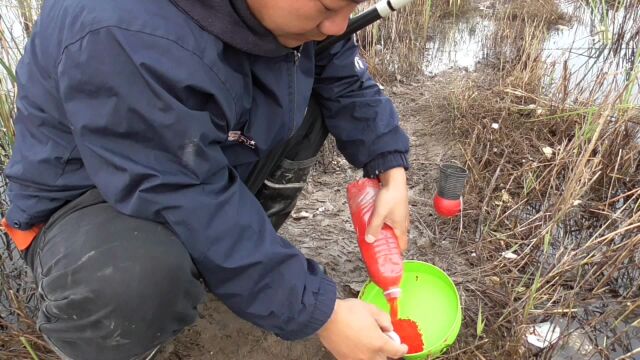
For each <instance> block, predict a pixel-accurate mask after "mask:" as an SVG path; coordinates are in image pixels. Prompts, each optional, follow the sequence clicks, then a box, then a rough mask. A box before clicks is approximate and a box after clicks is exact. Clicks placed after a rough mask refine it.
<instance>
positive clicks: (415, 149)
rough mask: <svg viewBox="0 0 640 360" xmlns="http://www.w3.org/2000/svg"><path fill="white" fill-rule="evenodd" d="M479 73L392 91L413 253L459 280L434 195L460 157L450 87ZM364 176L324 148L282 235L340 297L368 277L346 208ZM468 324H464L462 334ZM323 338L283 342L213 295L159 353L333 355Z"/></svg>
mask: <svg viewBox="0 0 640 360" xmlns="http://www.w3.org/2000/svg"><path fill="white" fill-rule="evenodd" d="M470 76H474V75H473V74H464V73H447V74H444V75H443V74H441V75H439V76H438V77H435V78H431V79H421V80H420V82H418V83H414V84H401V85H395V86H394V87H391V88H388V89H386V93H387V94H388V95H389V96H390V97H391V98H392V99H393V100H394V101H395V104H396V106H397V108H398V111H399V113H400V115H401V123H402V126H403V128H404V129H405V130H406V131H407V133H408V135H409V136H410V137H411V142H412V150H411V163H412V169H411V171H410V173H409V184H410V202H411V210H412V224H411V230H410V242H411V245H410V249H409V251H408V254H407V256H406V258H407V259H418V260H423V261H427V262H430V263H433V264H435V265H437V266H440V267H441V268H443V269H444V270H445V271H447V272H448V273H449V274H450V275H451V276H452V277H453V278H454V279H455V278H456V275H458V273H459V272H460V271H462V272H464V270H465V268H466V269H468V268H469V267H468V266H466V265H465V264H466V261H464V260H463V256H458V255H454V252H453V249H454V247H456V242H457V241H456V239H455V236H456V235H455V234H453V235H447V234H440V235H439V236H435V235H434V234H435V233H436V231H437V228H438V226H437V222H438V221H442V220H437V219H436V217H435V216H434V213H433V209H432V205H431V197H432V196H433V193H434V191H435V186H436V178H437V164H438V162H440V161H441V160H442V159H449V158H456V156H457V155H456V154H457V150H456V148H457V145H456V144H455V142H453V141H452V139H453V137H452V135H451V134H450V133H449V131H448V130H447V129H448V127H447V126H446V124H447V121H448V118H449V114H448V111H447V105H446V102H447V98H448V93H449V92H450V91H452V86H454V85H453V84H458V85H459V84H460V83H461V81H460V80H463V82H464V79H465V78H469V77H470ZM360 176H361V172H360V171H359V170H356V169H354V168H352V167H351V166H350V165H349V164H348V163H347V162H346V161H345V160H344V158H343V157H342V156H340V155H338V154H335V156H330V154H329V155H327V154H326V152H325V154H324V156H323V158H322V159H321V161H320V163H319V164H318V165H317V166H316V168H315V170H314V173H313V175H312V179H311V181H310V183H309V184H308V185H307V188H306V189H305V191H304V193H303V195H302V196H301V198H300V201H299V202H298V205H297V207H296V209H295V210H294V213H293V219H290V220H289V221H288V222H287V223H286V224H285V225H284V226H283V228H282V230H281V234H282V235H283V236H284V237H285V238H286V239H288V240H290V241H291V242H292V243H294V244H295V245H296V246H298V248H300V249H301V251H303V252H304V253H305V254H306V255H307V256H308V257H310V258H313V259H315V260H316V261H318V262H320V263H322V264H324V265H325V267H326V269H327V271H328V273H329V274H330V275H331V276H332V277H333V278H334V279H335V280H336V282H337V283H338V287H339V292H340V296H342V297H355V296H357V293H358V291H359V290H360V288H361V287H362V285H363V284H364V282H365V280H366V273H365V269H364V266H363V264H362V261H361V260H360V257H359V252H358V247H357V243H356V238H355V233H354V231H353V226H352V224H351V219H350V216H349V212H348V207H347V202H346V193H345V187H346V185H347V183H348V182H350V181H352V180H355V179H357V178H359V177H360ZM464 331H465V329H464V328H463V329H462V332H464ZM332 358H333V357H332V356H331V355H330V354H329V353H328V352H327V351H326V350H325V349H324V348H323V347H322V345H321V344H320V342H319V341H318V340H317V339H315V338H311V339H308V340H306V341H299V342H285V341H282V340H280V339H278V338H277V337H275V336H273V335H271V334H268V333H266V332H264V331H261V330H260V329H258V328H256V327H254V326H253V325H251V324H249V323H247V322H245V321H243V320H241V319H239V318H237V317H236V316H235V315H233V314H232V313H231V312H230V311H229V310H227V309H226V308H225V306H224V305H223V304H222V303H221V302H220V301H218V300H217V299H215V298H214V297H213V296H210V297H209V298H208V299H207V301H206V302H205V303H204V304H203V305H202V306H201V316H200V319H199V320H198V321H197V322H196V324H195V325H194V326H192V327H190V328H188V329H186V330H185V331H184V332H183V333H182V334H181V335H180V336H179V337H178V338H177V339H175V341H173V342H172V343H171V344H168V345H167V346H165V347H164V349H163V350H162V353H161V354H160V356H159V359H163V360H167V359H171V360H176V359H238V360H239V359H243V360H253V359H296V360H304V359H332Z"/></svg>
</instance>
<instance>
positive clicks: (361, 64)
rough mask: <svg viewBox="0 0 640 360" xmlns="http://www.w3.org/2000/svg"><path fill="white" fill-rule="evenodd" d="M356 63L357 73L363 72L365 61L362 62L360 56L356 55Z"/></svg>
mask: <svg viewBox="0 0 640 360" xmlns="http://www.w3.org/2000/svg"><path fill="white" fill-rule="evenodd" d="M354 63H355V65H356V70H357V71H363V70H364V60H362V58H360V55H356V57H355V59H354Z"/></svg>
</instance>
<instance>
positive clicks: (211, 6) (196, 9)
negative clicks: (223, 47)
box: [171, 0, 291, 57]
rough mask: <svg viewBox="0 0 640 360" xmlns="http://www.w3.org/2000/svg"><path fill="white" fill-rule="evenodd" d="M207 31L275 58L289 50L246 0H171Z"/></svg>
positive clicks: (231, 43)
mask: <svg viewBox="0 0 640 360" xmlns="http://www.w3.org/2000/svg"><path fill="white" fill-rule="evenodd" d="M171 2H173V3H174V4H175V5H176V6H177V7H178V8H179V9H181V10H182V11H183V12H184V13H186V14H187V15H189V16H190V17H191V18H193V20H194V21H195V22H196V23H197V24H198V25H199V26H200V27H201V28H203V29H204V30H206V31H207V32H209V33H211V34H213V35H215V36H216V37H218V38H219V39H221V40H222V41H223V42H224V43H226V44H228V45H231V46H233V47H235V48H237V49H239V50H242V51H244V52H247V53H250V54H254V55H260V56H268V57H275V56H281V55H284V54H286V53H288V52H289V51H291V50H290V49H288V48H287V47H285V46H283V45H282V44H280V42H278V40H277V39H276V37H275V36H274V35H273V34H272V33H271V32H270V31H269V30H267V28H265V27H264V26H263V25H262V24H261V23H260V22H259V21H258V19H256V17H255V16H254V15H253V14H252V13H251V11H250V10H249V7H248V6H247V2H246V0H171Z"/></svg>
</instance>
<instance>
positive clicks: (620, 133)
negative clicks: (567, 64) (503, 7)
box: [450, 7, 640, 359]
mask: <svg viewBox="0 0 640 360" xmlns="http://www.w3.org/2000/svg"><path fill="white" fill-rule="evenodd" d="M628 11H629V13H628V14H629V15H630V16H631V15H632V14H634V12H635V14H636V15H637V12H638V9H637V7H630V8H629V9H628ZM513 21H518V22H519V23H520V25H519V26H518V27H514V26H511V25H508V26H505V27H501V26H500V24H499V26H498V27H497V30H496V34H495V35H494V48H495V49H507V50H503V51H502V52H497V55H496V58H497V59H498V60H500V61H499V64H500V65H501V66H500V67H499V69H500V70H501V72H500V73H499V75H500V76H499V77H496V76H495V74H492V75H491V76H487V77H485V78H483V79H482V80H481V81H479V82H477V83H473V84H471V85H469V86H467V87H464V88H462V89H460V90H459V91H457V92H456V93H455V94H453V95H452V96H451V100H450V109H451V111H452V112H453V113H454V119H453V122H452V123H451V125H452V129H453V130H454V131H455V132H456V135H457V137H458V138H459V139H461V141H460V146H461V148H462V151H463V153H464V157H465V160H466V163H467V166H468V167H469V169H470V170H471V173H472V178H471V181H470V184H469V189H468V191H469V196H468V199H469V201H466V202H465V205H466V206H467V211H466V214H465V218H466V219H467V220H466V221H467V223H466V224H465V228H464V233H463V235H461V238H462V239H472V240H471V241H468V242H467V243H466V246H468V247H469V248H472V249H474V252H475V254H477V256H476V257H475V258H474V259H473V260H472V262H473V263H474V269H473V270H474V274H473V275H470V276H472V277H473V278H474V281H473V282H472V284H473V285H470V286H469V288H467V289H465V290H466V291H467V292H468V294H467V295H468V297H469V299H470V300H468V302H469V303H471V304H474V303H477V304H480V305H472V306H473V307H474V309H473V311H471V312H469V311H467V312H466V313H465V314H466V315H469V314H472V316H474V318H473V319H472V320H471V322H474V321H476V320H477V317H478V315H477V314H478V310H477V309H478V308H479V307H480V306H481V307H482V309H483V312H482V314H483V319H484V321H486V323H487V326H486V332H485V334H484V335H483V336H482V337H479V338H476V339H469V338H463V339H461V343H460V344H459V351H461V352H460V353H459V355H460V358H468V356H474V357H476V356H477V357H479V358H499V359H506V358H529V357H531V356H533V353H532V352H531V349H530V348H528V347H526V346H524V342H523V339H524V334H525V331H526V330H527V327H528V325H530V324H534V323H538V322H542V321H555V322H557V321H561V320H563V321H566V322H568V323H570V324H573V325H574V327H575V328H576V331H578V329H583V330H586V331H587V332H588V333H589V334H590V335H591V336H592V339H591V341H592V342H593V344H592V345H593V346H594V350H593V353H595V354H599V356H603V357H607V356H608V355H607V354H610V353H611V352H612V351H613V349H622V350H623V352H632V351H634V348H633V347H632V345H631V341H632V340H633V338H634V336H636V337H637V328H636V327H634V326H633V325H630V324H632V323H634V321H635V322H636V326H637V321H638V316H640V288H638V286H637V283H638V281H639V279H640V257H639V254H640V235H639V234H640V201H639V199H640V175H639V174H640V143H639V142H638V140H637V139H639V138H640V137H639V136H640V132H639V129H640V127H639V125H640V108H639V107H638V106H637V105H636V104H633V103H631V102H629V96H628V95H629V91H628V90H629V89H632V88H634V87H636V86H637V82H636V81H637V75H638V70H639V69H640V63H639V62H638V58H637V57H636V59H635V60H633V59H631V61H630V62H629V63H627V67H626V70H627V71H629V72H630V73H632V74H633V73H634V72H635V76H636V77H635V78H634V77H633V76H631V77H629V80H628V82H627V84H626V86H621V87H618V88H615V87H614V86H613V85H612V87H611V88H608V89H607V88H602V87H600V88H599V89H598V90H599V93H600V94H604V96H600V97H599V98H598V99H596V98H595V97H593V98H589V97H588V96H579V95H589V94H595V92H594V91H591V89H588V87H587V86H586V85H587V84H583V86H582V87H581V89H583V91H585V94H575V93H571V94H570V93H569V89H570V88H571V87H570V85H569V84H568V83H567V82H568V81H569V78H570V77H568V76H565V77H563V78H562V79H561V80H560V83H559V84H558V85H557V86H556V87H555V88H554V89H553V92H549V93H546V94H545V93H543V92H542V90H543V88H544V87H543V79H544V66H543V65H544V64H543V63H542V62H541V51H542V47H541V44H542V43H541V41H542V40H543V39H544V38H545V37H546V28H547V27H546V24H545V21H542V20H540V18H539V17H538V16H537V15H534V16H532V18H529V17H527V16H524V15H521V16H519V17H518V18H517V20H514V18H513V17H510V16H507V17H502V23H503V24H504V23H507V22H508V23H512V22H513ZM627 40H629V41H638V38H635V39H628V38H626V40H625V41H627ZM621 41H622V40H621ZM506 44H515V46H513V47H511V48H510V46H507V45H506ZM610 46H611V47H612V48H613V49H616V48H617V44H615V43H612V44H610ZM613 51H615V50H613ZM612 66H614V65H613V64H612ZM603 69H606V70H609V69H611V67H608V66H604V67H603ZM606 76H609V75H608V74H605V73H604V72H603V73H599V74H594V75H593V77H594V78H595V79H599V78H602V77H606ZM591 84H592V86H600V85H602V84H603V82H601V81H597V80H596V81H593V82H592V83H591ZM585 98H586V100H585ZM577 99H582V100H580V101H578V100H577ZM496 127H497V129H496ZM463 242H464V241H463ZM504 252H511V253H513V254H515V255H516V256H517V258H515V259H509V258H506V257H504V256H501V254H503V253H504ZM477 279H481V280H482V281H477ZM473 314H475V315H473ZM616 326H618V327H619V328H617V329H616V331H614V332H613V335H610V337H609V338H608V339H607V341H606V344H605V343H603V342H602V339H600V341H598V340H597V339H595V334H597V332H598V331H603V329H604V331H606V332H608V331H612V330H611V329H614V328H616ZM565 336H568V335H565ZM636 340H637V339H636ZM636 346H637V345H636ZM555 350H557V349H556V348H551V349H549V350H548V351H547V352H546V353H545V354H544V355H543V357H544V358H546V357H548V356H551V354H552V353H553V351H555Z"/></svg>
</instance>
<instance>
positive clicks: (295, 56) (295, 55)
mask: <svg viewBox="0 0 640 360" xmlns="http://www.w3.org/2000/svg"><path fill="white" fill-rule="evenodd" d="M303 46H304V44H302V45H300V47H299V48H297V49H294V50H293V90H292V91H291V94H292V96H291V100H292V102H293V116H291V131H289V136H288V137H289V138H290V137H292V136H293V134H294V132H295V128H296V111H297V106H296V89H297V87H298V84H297V79H296V78H297V75H298V61H300V52H301V51H302V47H303Z"/></svg>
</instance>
